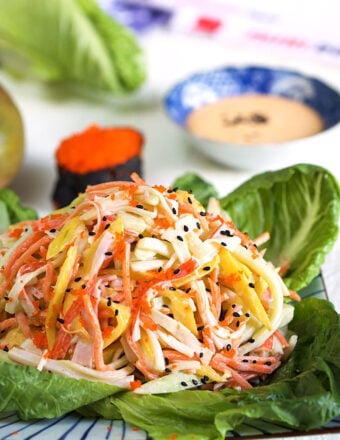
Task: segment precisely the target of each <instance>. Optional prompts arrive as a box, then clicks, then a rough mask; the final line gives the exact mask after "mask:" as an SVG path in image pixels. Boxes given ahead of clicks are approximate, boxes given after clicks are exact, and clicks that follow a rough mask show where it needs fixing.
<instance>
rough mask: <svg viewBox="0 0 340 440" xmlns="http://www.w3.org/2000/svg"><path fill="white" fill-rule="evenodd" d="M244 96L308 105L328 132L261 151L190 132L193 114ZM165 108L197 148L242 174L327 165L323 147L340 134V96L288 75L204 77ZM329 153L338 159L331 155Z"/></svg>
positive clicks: (172, 95)
mask: <svg viewBox="0 0 340 440" xmlns="http://www.w3.org/2000/svg"><path fill="white" fill-rule="evenodd" d="M242 94H270V95H276V96H282V97H285V98H290V99H293V100H296V101H299V102H301V103H304V104H306V105H308V106H310V107H312V108H313V109H314V110H316V111H317V112H318V113H319V115H320V116H321V117H322V119H323V121H324V126H325V128H324V130H323V131H322V132H321V133H319V134H316V135H313V136H310V137H307V138H303V139H299V140H296V141H291V142H284V143H277V144H261V145H240V144H237V145H236V144H232V143H224V142H219V141H212V140H209V139H204V138H202V137H199V136H196V135H194V134H193V133H192V132H189V130H187V128H186V119H187V117H188V115H189V114H190V113H191V112H192V111H193V110H196V109H198V108H199V107H201V106H203V105H205V104H209V103H212V102H215V101H218V100H219V99H222V98H226V97H231V96H235V95H242ZM164 105H165V110H166V112H167V114H168V115H169V117H170V119H171V120H172V121H173V122H174V123H175V124H176V125H177V126H179V127H180V128H181V129H183V130H184V132H185V133H186V135H187V137H188V138H189V140H190V143H191V144H192V145H194V146H195V147H197V148H198V149H199V150H200V151H201V152H203V153H204V154H205V155H206V156H209V157H210V158H212V159H214V160H215V161H217V162H219V163H221V164H224V165H229V166H232V167H236V168H240V169H260V168H265V167H276V166H282V165H289V164H292V163H296V162H298V161H308V162H314V163H319V164H321V165H322V163H320V157H321V156H322V155H323V156H324V155H325V150H324V149H323V151H320V149H319V148H318V146H320V144H321V143H322V144H323V147H325V146H326V145H328V143H332V137H331V135H333V132H334V130H335V129H339V128H340V94H339V91H337V90H335V89H333V88H332V87H330V86H329V85H327V84H325V83H324V82H322V81H321V80H320V79H317V78H313V77H309V76H306V75H304V74H302V73H299V72H296V71H292V70H286V69H275V68H270V67H262V66H247V67H223V68H219V69H215V70H210V71H205V72H199V73H196V74H194V75H192V76H189V77H188V78H186V79H184V80H183V81H181V82H179V83H177V84H176V85H175V86H174V87H172V88H171V90H170V91H169V92H168V93H167V95H166V96H165V99H164ZM333 139H334V137H333ZM325 142H326V144H325ZM330 148H331V147H330ZM333 151H335V149H334V146H333ZM330 153H331V154H335V153H332V151H331V150H330Z"/></svg>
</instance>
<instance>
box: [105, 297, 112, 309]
mask: <svg viewBox="0 0 340 440" xmlns="http://www.w3.org/2000/svg"><path fill="white" fill-rule="evenodd" d="M106 304H107V306H108V307H110V306H111V304H112V299H111V298H110V297H108V299H107V300H106Z"/></svg>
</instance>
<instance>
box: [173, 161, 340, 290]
mask: <svg viewBox="0 0 340 440" xmlns="http://www.w3.org/2000/svg"><path fill="white" fill-rule="evenodd" d="M174 185H176V186H178V187H179V188H180V189H189V188H190V189H191V190H192V191H193V193H194V194H195V196H196V197H197V198H198V199H199V200H200V201H201V202H202V203H204V204H205V205H206V204H207V197H208V195H209V194H213V191H214V190H213V187H212V185H211V184H210V183H209V182H205V181H204V180H203V179H201V178H200V177H198V176H196V177H195V178H193V176H192V174H190V173H188V174H186V175H184V176H181V177H180V178H178V179H177V180H176V181H175V183H174ZM204 187H206V192H205V193H204ZM202 188H203V191H202ZM220 203H221V207H222V209H224V210H225V211H226V212H227V213H228V215H229V216H230V217H231V219H232V220H233V222H234V223H235V225H236V226H237V227H238V228H239V229H240V230H241V231H244V232H247V233H248V234H249V236H250V237H251V238H256V237H258V236H259V235H260V234H261V233H263V232H265V231H267V232H269V233H270V240H269V242H267V243H265V248H266V259H267V260H270V261H272V262H273V263H274V264H275V265H276V266H288V270H287V272H286V273H285V276H284V280H285V283H286V284H287V286H288V287H289V288H291V289H293V290H300V289H302V288H303V287H305V286H307V285H308V284H309V283H310V282H311V281H312V280H313V278H315V276H316V275H317V274H318V272H319V270H320V267H321V265H322V263H323V262H324V260H325V257H326V255H327V253H328V252H329V251H330V250H331V248H332V247H333V245H334V243H335V241H336V238H337V236H338V231H339V214H340V188H339V184H338V182H337V180H336V179H335V177H334V176H333V175H332V174H331V173H330V172H329V171H328V170H326V169H324V168H322V167H319V166H316V165H309V164H299V165H294V166H291V167H288V168H284V169H282V170H278V171H270V172H265V173H261V174H258V175H256V176H254V177H252V178H251V179H249V180H247V181H246V182H244V183H243V184H242V185H241V186H239V187H238V188H236V189H235V190H234V191H232V192H231V193H230V194H228V195H226V196H225V197H222V198H221V199H220Z"/></svg>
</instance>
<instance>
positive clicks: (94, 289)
mask: <svg viewBox="0 0 340 440" xmlns="http://www.w3.org/2000/svg"><path fill="white" fill-rule="evenodd" d="M96 135H98V133H97V134H96V129H95V128H92V129H91V130H90V132H89V133H87V135H86V136H89V137H91V136H93V137H95V136H96ZM101 135H102V134H100V136H101ZM115 135H117V133H116V134H115ZM105 136H110V133H106V134H105ZM88 140H89V138H88ZM80 141H81V139H73V140H72V141H71V142H72V143H73V142H75V143H77V142H80ZM84 145H85V148H88V149H89V153H90V150H91V148H90V146H91V143H90V141H89V142H88V143H87V141H86V142H85V144H84ZM62 151H63V150H62ZM65 154H66V153H65ZM70 154H71V153H70ZM86 160H89V159H86ZM86 160H85V161H84V163H82V164H81V166H83V167H85V165H86ZM71 163H72V164H73V165H74V164H75V163H74V162H72V161H71ZM96 165H98V163H97V164H96ZM80 169H82V168H81V167H80ZM83 169H85V168H83ZM78 170H79V168H78ZM131 179H132V181H130V182H127V181H116V182H105V183H102V184H99V185H94V186H90V187H88V188H87V190H86V192H84V193H83V194H81V195H80V196H79V197H78V198H77V199H76V200H75V201H74V202H72V203H71V205H69V206H68V207H66V208H63V210H62V211H60V210H59V211H57V212H54V213H52V214H51V215H50V216H47V217H44V218H42V219H41V220H34V221H31V222H25V223H23V224H20V223H19V224H18V225H16V226H15V227H14V228H13V227H12V228H10V229H9V230H8V231H7V232H5V233H4V234H2V235H1V236H0V246H1V248H0V255H1V257H0V258H1V260H2V262H1V266H2V268H3V270H2V271H1V273H0V277H1V285H0V296H1V298H2V299H1V303H0V304H1V307H2V308H1V309H0V310H2V311H1V313H0V332H1V333H0V347H6V351H7V353H8V356H9V358H10V359H11V360H12V361H14V362H19V361H17V360H16V357H15V352H16V349H17V347H19V348H20V350H21V352H23V353H24V354H25V355H24V356H21V357H20V359H21V360H20V363H23V364H27V365H34V366H36V367H37V368H39V369H42V368H43V369H46V370H49V369H50V368H51V365H52V361H53V368H54V367H55V365H58V363H59V362H62V364H61V366H60V368H58V372H62V373H60V374H64V375H70V376H72V375H74V371H75V370H77V371H87V370H86V369H91V375H89V374H87V373H84V378H86V379H88V380H100V381H104V382H107V383H110V384H115V385H117V386H121V387H124V388H126V389H130V390H131V391H133V392H136V393H143V392H146V391H144V388H145V387H144V385H147V382H149V381H152V380H156V379H159V378H163V376H167V375H174V377H175V378H176V374H177V375H178V374H182V373H190V374H191V375H194V376H193V379H192V380H191V381H190V384H191V385H190V386H201V385H204V388H207V387H212V388H211V389H214V387H215V389H220V388H223V387H237V388H245V389H247V388H250V387H252V386H253V381H255V382H258V381H259V380H262V379H263V378H264V377H265V376H266V375H268V374H271V373H272V372H273V371H275V369H276V368H278V366H279V365H280V362H281V358H282V356H284V355H285V350H287V352H290V351H291V347H290V343H289V340H288V339H287V338H286V336H285V334H284V332H283V330H280V328H279V327H280V323H281V322H286V321H287V319H286V318H285V316H286V312H287V307H288V308H289V307H292V306H290V305H287V304H285V305H284V298H285V297H287V298H290V299H293V300H298V299H299V298H298V296H297V295H295V294H294V293H292V292H290V291H289V290H288V289H287V288H286V287H285V285H284V283H283V281H282V279H281V278H280V275H279V274H278V270H277V269H276V268H275V267H274V266H273V264H272V263H270V262H267V261H266V260H265V259H264V258H263V256H262V255H261V253H260V252H259V251H258V250H257V246H256V243H255V242H252V241H251V239H250V238H249V236H248V235H247V234H244V233H242V232H241V231H238V229H237V228H236V226H235V225H234V224H233V223H232V222H230V221H229V220H228V221H226V220H224V216H223V213H222V212H217V211H216V209H214V212H213V213H211V214H210V213H209V212H207V211H206V210H205V209H204V207H203V206H202V205H201V204H200V203H199V202H198V201H197V200H196V199H195V197H194V195H193V194H191V193H189V192H185V191H181V190H178V189H176V188H168V189H167V188H165V187H163V186H149V185H148V184H147V183H146V182H145V181H144V180H143V179H141V178H140V177H139V176H138V175H137V174H133V175H132V176H131ZM213 205H214V204H212V205H211V206H213ZM215 205H216V206H218V204H215ZM215 211H216V212H215ZM267 238H268V236H267V234H263V235H262V236H260V238H259V239H258V241H257V243H262V242H263V241H265V240H266V239H267ZM285 302H286V301H285ZM13 335H16V337H14V336H13ZM37 353H38V354H39V356H37ZM36 359H38V360H36ZM39 359H40V360H39ZM65 361H67V362H66V363H65ZM90 377H92V379H89V378H90ZM170 382H171V381H170ZM184 383H185V386H184V385H183V384H184ZM181 384H182V385H181ZM178 386H183V387H185V388H188V383H187V382H186V381H183V379H179V381H178V384H177V388H176V389H178Z"/></svg>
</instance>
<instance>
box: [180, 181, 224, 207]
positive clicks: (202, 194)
mask: <svg viewBox="0 0 340 440" xmlns="http://www.w3.org/2000/svg"><path fill="white" fill-rule="evenodd" d="M172 186H173V188H180V189H182V190H184V191H193V192H194V193H195V197H196V199H197V200H199V201H200V202H201V203H202V205H203V206H205V207H206V206H207V204H208V202H209V199H210V198H211V197H214V198H218V192H217V190H216V189H215V187H214V186H213V185H212V184H211V183H209V182H207V181H206V180H204V179H202V177H200V176H199V175H198V174H196V173H186V174H184V175H183V176H180V177H178V178H177V179H176V180H175V181H174V183H173V185H172Z"/></svg>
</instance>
